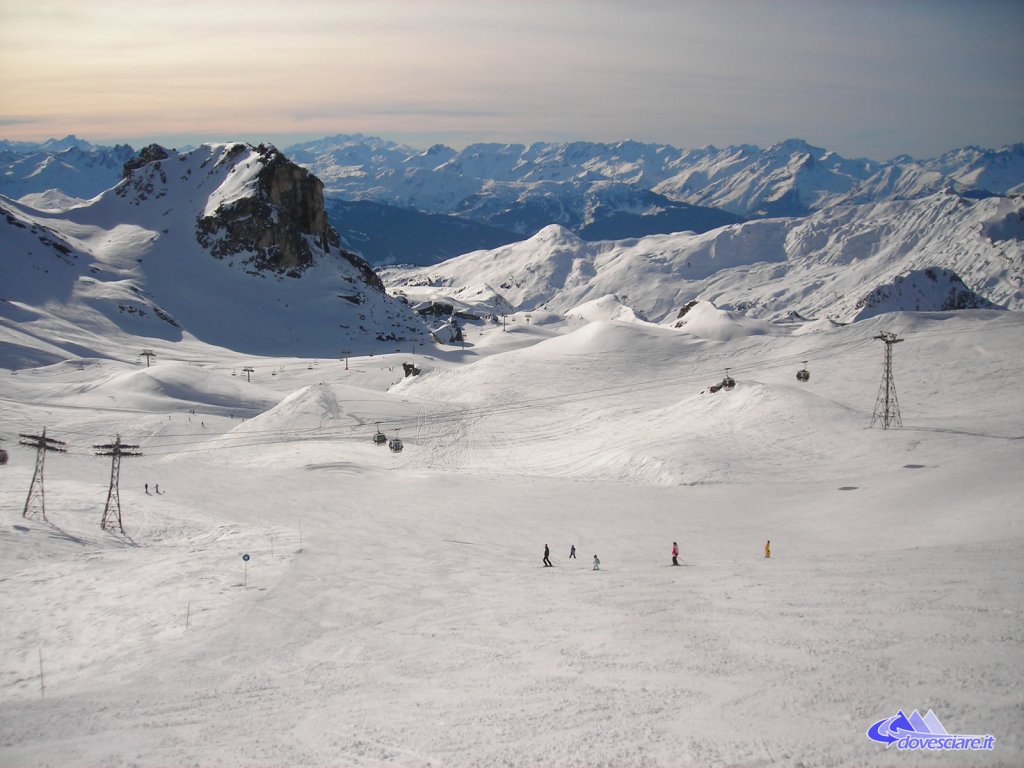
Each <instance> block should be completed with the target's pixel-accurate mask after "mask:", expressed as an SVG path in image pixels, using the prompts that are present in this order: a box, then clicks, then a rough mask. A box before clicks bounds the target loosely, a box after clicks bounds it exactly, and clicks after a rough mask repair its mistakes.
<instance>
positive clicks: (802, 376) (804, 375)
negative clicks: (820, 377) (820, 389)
mask: <svg viewBox="0 0 1024 768" xmlns="http://www.w3.org/2000/svg"><path fill="white" fill-rule="evenodd" d="M796 380H797V381H810V380H811V372H810V371H808V370H807V369H806V368H804V369H803V370H802V371H797V372H796Z"/></svg>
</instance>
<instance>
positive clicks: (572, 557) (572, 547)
mask: <svg viewBox="0 0 1024 768" xmlns="http://www.w3.org/2000/svg"><path fill="white" fill-rule="evenodd" d="M569 559H570V560H575V559H576V545H575V544H571V545H569Z"/></svg>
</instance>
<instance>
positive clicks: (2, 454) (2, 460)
mask: <svg viewBox="0 0 1024 768" xmlns="http://www.w3.org/2000/svg"><path fill="white" fill-rule="evenodd" d="M6 463H7V451H5V450H4V449H3V448H0V464H6Z"/></svg>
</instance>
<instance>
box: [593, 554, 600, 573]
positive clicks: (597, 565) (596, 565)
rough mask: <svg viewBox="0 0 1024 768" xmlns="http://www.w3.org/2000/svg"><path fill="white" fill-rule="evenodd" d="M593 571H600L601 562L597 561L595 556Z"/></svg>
mask: <svg viewBox="0 0 1024 768" xmlns="http://www.w3.org/2000/svg"><path fill="white" fill-rule="evenodd" d="M594 570H595V571H600V570H601V561H600V560H598V559H597V555H594Z"/></svg>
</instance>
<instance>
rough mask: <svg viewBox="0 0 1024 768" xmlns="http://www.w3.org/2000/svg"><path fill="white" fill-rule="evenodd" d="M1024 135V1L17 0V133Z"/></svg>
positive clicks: (902, 144) (761, 137)
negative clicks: (139, 0)
mask: <svg viewBox="0 0 1024 768" xmlns="http://www.w3.org/2000/svg"><path fill="white" fill-rule="evenodd" d="M69 133H74V134H76V135H77V136H79V137H80V138H83V139H87V140H89V141H92V142H94V143H100V144H112V143H115V142H127V143H130V144H132V145H133V146H136V147H139V146H142V145H144V144H147V143H150V142H152V141H158V142H160V143H163V144H166V145H169V146H181V145H184V144H199V143H201V142H203V141H229V140H245V141H271V142H273V143H275V144H277V145H278V146H287V145H288V144H291V143H294V142H296V141H300V140H305V139H311V138H319V137H322V136H328V135H334V134H337V133H364V134H367V135H371V136H380V137H382V138H386V139H391V140H394V141H399V142H404V143H408V144H411V145H413V146H416V147H423V148H425V147H427V146H429V145H431V144H433V143H436V142H441V143H445V144H448V145H450V146H454V147H462V146H465V145H466V144H468V143H471V142H476V141H498V142H519V143H529V142H532V141H567V140H575V139H581V140H591V141H618V140H622V139H636V140H638V141H646V142H664V143H668V144H672V145H674V146H677V147H684V148H689V147H700V146H704V145H707V144H714V145H717V146H720V147H721V146H727V145H729V144H741V143H748V144H757V145H759V146H762V147H767V146H769V145H771V144H774V143H776V142H778V141H781V140H783V139H786V138H794V137H795V138H802V139H806V140H807V141H809V142H810V143H812V144H815V145H817V146H822V147H826V148H829V149H834V150H836V151H838V152H839V153H840V154H843V155H845V156H847V157H861V156H863V157H870V158H872V159H876V160H884V159H888V158H891V157H893V156H895V155H897V154H902V153H906V154H910V155H912V156H914V157H918V158H926V157H933V156H935V155H938V154H941V153H942V152H945V151H947V150H950V149H954V148H957V147H962V146H966V145H970V144H974V145H980V146H985V147H993V148H995V147H1001V146H1003V145H1005V144H1010V143H1015V142H1020V141H1024V0H962V1H961V0H831V1H830V0H709V1H707V2H705V1H704V0H694V1H691V0H668V1H663V0H625V1H620V0H290V1H287V2H286V1H283V0H280V1H279V0H172V1H171V0H141V2H138V0H0V138H5V139H23V140H43V139H47V138H50V137H56V138H60V137H63V136H65V135H67V134H69Z"/></svg>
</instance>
